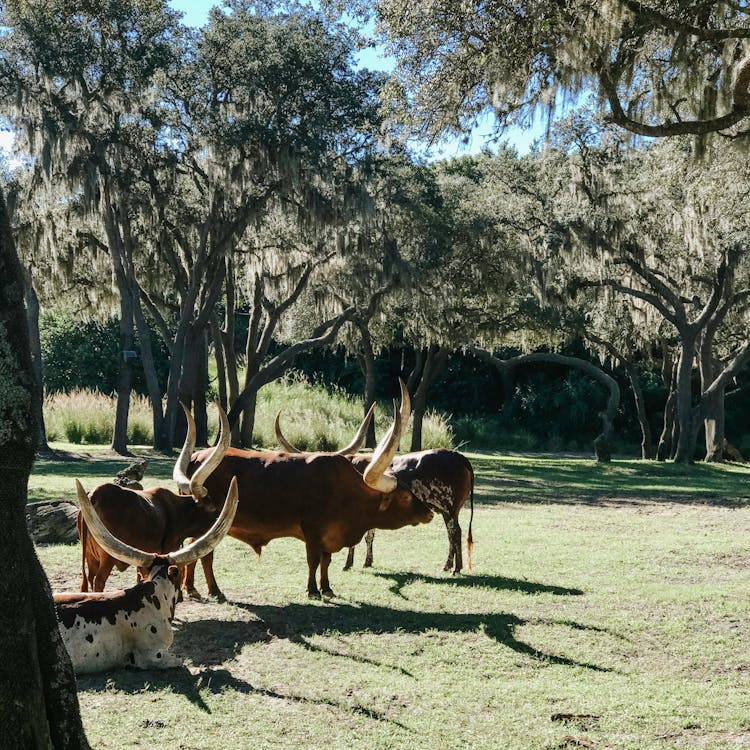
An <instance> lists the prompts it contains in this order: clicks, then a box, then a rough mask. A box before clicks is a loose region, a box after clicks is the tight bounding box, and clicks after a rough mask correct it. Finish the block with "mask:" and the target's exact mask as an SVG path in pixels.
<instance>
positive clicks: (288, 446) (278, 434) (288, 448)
mask: <svg viewBox="0 0 750 750" xmlns="http://www.w3.org/2000/svg"><path fill="white" fill-rule="evenodd" d="M280 416H281V410H279V412H278V414H277V415H276V420H275V421H274V423H273V429H274V431H275V432H276V440H278V441H279V445H280V446H281V447H282V448H283V449H284V450H285V451H286V452H287V453H302V451H301V450H300V449H299V448H295V447H294V446H293V445H292V444H291V443H290V442H289V441H288V440H287V439H286V438H285V437H284V436H283V435H282V434H281V425H279V417H280Z"/></svg>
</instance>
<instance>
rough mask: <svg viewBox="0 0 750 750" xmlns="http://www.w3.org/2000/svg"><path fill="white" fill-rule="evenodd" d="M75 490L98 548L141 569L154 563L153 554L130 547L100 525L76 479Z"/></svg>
mask: <svg viewBox="0 0 750 750" xmlns="http://www.w3.org/2000/svg"><path fill="white" fill-rule="evenodd" d="M76 489H77V490H78V506H79V507H80V509H81V513H82V514H83V518H84V520H85V521H86V526H87V527H88V530H89V531H90V532H91V535H92V536H93V537H94V539H96V541H97V542H98V544H99V546H100V547H101V548H102V549H103V550H104V551H105V552H106V553H107V554H109V555H111V556H112V557H114V558H116V559H117V560H121V561H122V562H124V563H127V564H128V565H135V566H137V567H141V568H148V567H149V566H150V565H151V563H153V561H154V557H155V555H154V553H153V552H144V551H143V550H140V549H136V548H135V547H131V546H130V545H129V544H125V542H123V541H121V540H120V539H117V537H115V536H113V535H112V533H111V532H110V531H109V529H108V528H107V527H106V526H105V525H104V523H102V520H101V518H99V514H98V513H97V512H96V511H95V510H94V506H93V505H92V504H91V500H89V496H88V495H87V494H86V490H84V489H83V486H82V485H81V483H80V482H79V481H78V480H77V479H76Z"/></svg>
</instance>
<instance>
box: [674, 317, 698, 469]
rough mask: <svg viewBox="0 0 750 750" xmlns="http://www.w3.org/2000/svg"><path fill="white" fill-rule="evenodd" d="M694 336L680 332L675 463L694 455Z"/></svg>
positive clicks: (689, 458)
mask: <svg viewBox="0 0 750 750" xmlns="http://www.w3.org/2000/svg"><path fill="white" fill-rule="evenodd" d="M695 346H696V336H695V335H688V334H687V333H684V332H683V333H682V337H681V341H680V358H679V361H678V363H677V377H676V380H675V391H676V400H675V414H676V417H677V424H678V425H679V429H680V432H679V435H678V436H677V445H676V447H675V453H674V460H675V463H690V462H691V461H692V460H693V458H694V456H695V445H694V441H693V440H692V435H693V431H692V424H693V360H694V359H695Z"/></svg>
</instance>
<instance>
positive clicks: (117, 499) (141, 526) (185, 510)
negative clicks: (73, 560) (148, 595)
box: [76, 407, 230, 591]
mask: <svg viewBox="0 0 750 750" xmlns="http://www.w3.org/2000/svg"><path fill="white" fill-rule="evenodd" d="M183 408H184V407H183ZM185 411H186V413H188V414H189V412H187V409H185ZM219 419H220V421H221V431H220V435H219V441H218V443H217V445H216V447H215V448H212V449H210V450H209V451H206V452H205V456H204V460H203V461H202V462H201V465H200V467H198V468H197V470H196V473H195V475H194V477H193V480H192V481H187V482H178V487H179V489H180V493H181V494H179V495H177V494H175V493H174V492H172V491H170V490H168V489H165V488H164V487H152V488H150V489H147V490H133V489H128V488H125V487H120V486H118V485H116V484H113V483H112V482H107V483H105V484H100V485H99V486H98V487H96V488H95V489H94V490H93V491H92V492H91V503H92V505H93V506H94V508H95V509H96V512H97V513H98V514H99V517H100V518H101V519H102V521H103V522H104V525H105V526H106V528H107V529H108V530H109V531H110V532H111V533H112V534H114V535H115V536H116V537H117V538H118V539H120V540H122V541H123V542H125V544H128V545H130V546H132V547H136V548H137V549H141V550H146V551H147V552H150V553H156V554H160V555H164V554H167V553H169V552H174V550H176V549H178V548H179V547H180V545H181V544H182V543H183V541H184V540H185V539H186V538H187V537H195V536H198V535H200V534H202V533H203V532H204V531H205V530H206V529H207V528H208V527H209V526H210V525H211V524H212V523H213V521H214V520H215V519H216V516H217V514H218V512H219V508H218V506H216V505H214V504H212V503H211V502H210V500H208V499H207V498H205V497H204V495H205V490H203V489H202V487H203V485H202V483H203V481H204V480H205V478H206V477H207V476H208V475H209V474H210V473H211V472H212V471H213V470H214V469H215V468H216V467H217V466H218V465H219V462H220V461H221V459H222V457H223V456H224V453H225V452H226V450H227V448H228V447H229V441H230V429H229V422H228V421H227V417H226V414H224V412H223V410H222V409H221V407H219ZM188 425H189V427H188V435H187V436H186V438H185V445H183V448H182V451H183V453H185V456H184V457H183V458H178V460H177V464H176V466H177V465H179V463H180V461H181V460H183V461H184V460H186V459H187V457H189V454H190V452H192V450H193V446H195V424H194V423H193V422H192V418H191V419H189V420H188ZM186 446H190V447H189V449H188V451H187V452H186ZM183 453H181V454H180V456H181V457H182V456H183ZM175 468H176V467H175ZM228 485H229V483H228V482H227V486H228ZM201 493H203V494H201ZM225 496H226V492H225V493H224V494H223V495H221V497H222V498H224V497H225ZM76 525H77V526H78V536H79V538H80V540H81V591H88V590H89V587H91V589H92V590H93V591H104V586H105V584H106V582H107V578H109V575H110V573H111V572H112V568H113V567H117V569H118V570H125V568H127V567H128V564H129V563H127V562H124V561H122V560H119V559H116V558H115V557H113V556H112V555H110V554H109V553H108V552H106V550H104V549H103V548H102V547H101V545H99V544H98V543H97V542H96V540H95V539H92V538H91V536H90V535H89V533H88V528H87V524H86V522H85V521H84V519H83V516H82V514H81V513H79V514H78V517H77V519H76ZM87 568H88V572H87Z"/></svg>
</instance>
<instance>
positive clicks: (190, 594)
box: [185, 590, 203, 602]
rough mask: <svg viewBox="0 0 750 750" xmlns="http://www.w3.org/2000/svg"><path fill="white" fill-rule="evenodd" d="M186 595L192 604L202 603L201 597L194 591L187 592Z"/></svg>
mask: <svg viewBox="0 0 750 750" xmlns="http://www.w3.org/2000/svg"><path fill="white" fill-rule="evenodd" d="M185 593H186V594H187V598H188V599H190V600H191V601H194V602H202V601H203V597H202V596H201V595H200V594H199V593H198V592H197V591H195V590H193V591H187V592H185Z"/></svg>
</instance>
